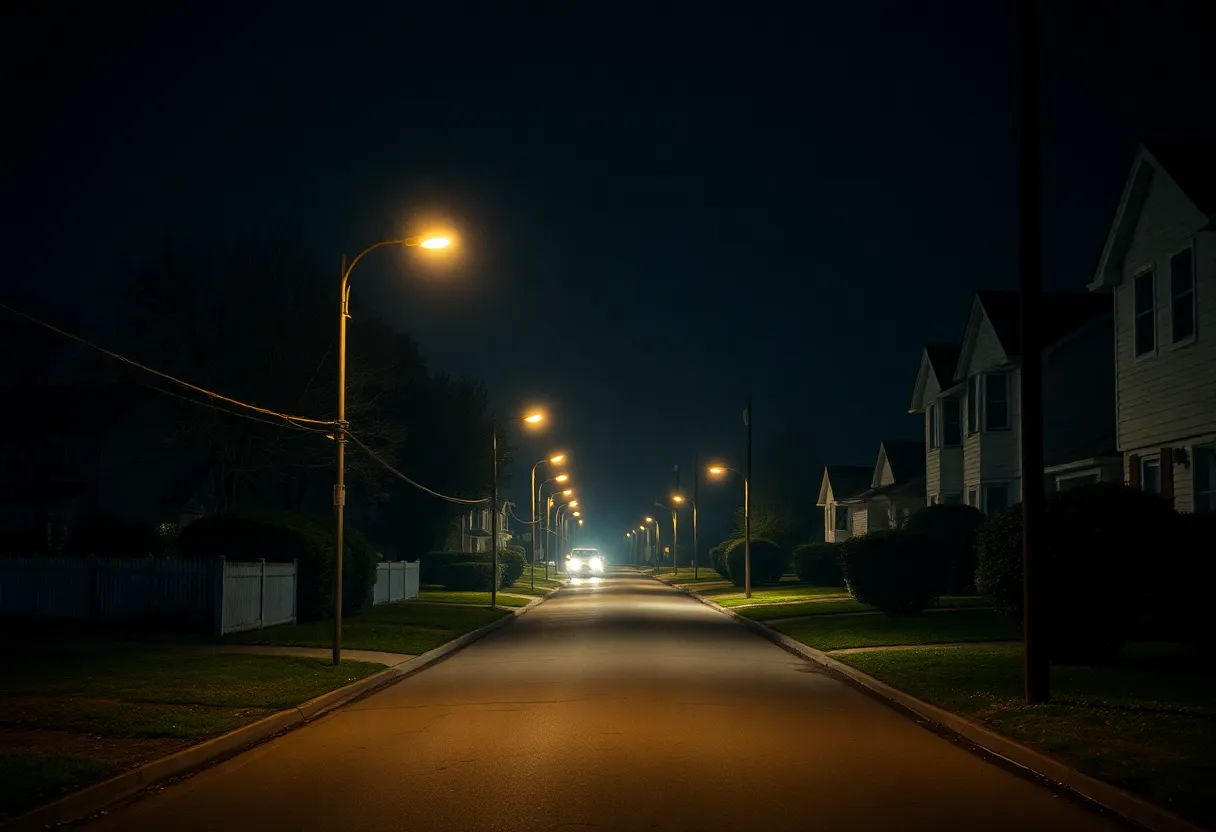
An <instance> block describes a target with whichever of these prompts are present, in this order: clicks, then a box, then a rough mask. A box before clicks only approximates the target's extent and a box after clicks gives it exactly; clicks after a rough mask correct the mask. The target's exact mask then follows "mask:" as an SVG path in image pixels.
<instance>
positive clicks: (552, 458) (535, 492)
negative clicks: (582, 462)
mask: <svg viewBox="0 0 1216 832" xmlns="http://www.w3.org/2000/svg"><path fill="white" fill-rule="evenodd" d="M496 458H497V457H496ZM565 458H566V455H565V454H556V455H554V456H549V457H545V458H544V459H542V460H539V461H538V462H537V463H536V465H533V466H532V494H531V497H532V516H531V518H530V519H531V521H532V522H531V526H532V589H536V527H537V526H538V525H539V523H538V522H537V518H536V509H537V505H536V504H537V503H538V502H539V496H540V495H539V492H538V490H537V488H536V469H537V468H538V467H539V466H541V465H543V464H544V463H546V462H548V463H549V464H550V465H556V464H557V463H559V462H561V461H562V460H563V459H565ZM554 479H556V477H554ZM544 487H545V484H544V483H541V488H544ZM545 542H546V543H548V541H545ZM548 577H549V561H548V559H546V560H545V578H546V579H548Z"/></svg>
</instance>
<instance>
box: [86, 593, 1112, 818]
mask: <svg viewBox="0 0 1216 832" xmlns="http://www.w3.org/2000/svg"><path fill="white" fill-rule="evenodd" d="M87 826H88V828H89V829H96V830H149V831H150V830H156V832H165V830H169V831H170V832H191V831H192V830H200V832H202V830H206V832H215V830H243V829H251V830H258V832H273V830H293V832H294V830H311V829H319V830H321V829H324V830H331V829H332V830H345V831H346V832H362V830H406V829H408V830H448V829H458V830H466V829H467V830H549V829H560V830H595V829H604V830H719V829H721V830H731V832H751V831H752V830H756V831H757V832H761V831H762V830H763V832H770V830H787V829H788V830H836V829H849V830H854V829H856V830H886V829H909V830H912V829H915V830H955V829H957V830H1006V829H1008V830H1015V829H1016V830H1022V829H1030V830H1053V829H1066V830H1077V831H1078V832H1082V831H1083V830H1098V829H1114V828H1118V827H1116V826H1115V825H1114V824H1113V823H1112V822H1110V821H1108V820H1106V819H1104V818H1102V817H1100V816H1098V815H1096V814H1094V813H1092V812H1090V811H1088V810H1087V809H1085V808H1084V807H1081V806H1079V805H1077V804H1075V803H1073V802H1071V801H1069V800H1067V799H1066V798H1062V797H1057V796H1055V795H1053V794H1052V792H1051V791H1049V790H1048V789H1047V788H1044V787H1043V786H1041V785H1039V784H1036V783H1033V782H1030V781H1029V780H1026V779H1024V778H1022V777H1019V776H1017V775H1016V774H1013V773H1011V772H1009V771H1007V770H1005V769H1003V768H1001V767H999V766H996V765H993V764H991V763H989V762H986V761H985V760H984V759H982V758H980V757H979V756H977V755H976V754H974V753H972V752H970V751H967V750H965V749H964V748H961V747H958V746H956V745H955V744H953V743H952V742H950V741H949V740H946V739H944V738H942V737H939V736H937V735H936V734H933V733H931V732H930V731H928V730H926V729H924V728H922V727H920V726H919V725H917V724H916V723H914V722H913V721H912V720H911V719H909V718H908V717H906V716H903V715H901V714H899V713H897V712H895V711H894V710H892V709H890V708H888V707H886V706H885V705H883V704H881V703H879V702H877V701H875V700H874V699H872V698H870V697H869V696H867V695H866V694H863V693H861V692H859V691H857V690H855V689H854V688H852V687H850V686H848V685H846V684H844V683H843V682H840V681H837V680H836V679H834V678H833V677H831V676H829V675H827V674H825V673H823V672H821V671H819V670H817V669H816V668H814V667H813V666H812V665H809V664H808V663H806V662H804V661H802V660H800V659H798V658H796V657H794V656H792V655H790V654H789V653H786V652H785V651H783V650H781V649H780V648H778V647H775V646H773V645H772V644H770V643H768V642H766V641H765V640H763V639H762V638H760V637H758V636H756V635H754V634H752V633H750V632H749V631H747V630H746V629H745V628H743V627H742V626H741V625H739V624H736V623H734V622H733V621H731V620H730V619H728V618H726V617H725V616H723V615H721V614H720V613H718V612H715V611H714V610H712V609H710V608H708V607H706V606H704V605H702V604H700V603H698V602H696V601H694V600H692V599H689V598H687V597H685V596H683V595H681V594H679V593H677V592H676V591H675V590H672V589H669V588H668V587H666V586H664V585H663V584H660V583H659V582H657V581H655V580H653V579H651V578H647V577H643V576H640V575H636V574H633V573H620V574H615V575H613V576H610V577H607V578H605V579H603V580H602V581H600V582H598V583H596V584H584V585H580V586H577V587H573V586H572V587H567V588H565V589H563V590H561V591H559V592H558V593H557V594H556V595H554V596H553V597H552V598H550V599H549V600H548V601H546V602H545V603H543V604H541V605H540V606H539V607H537V608H536V609H534V610H532V611H531V612H529V613H528V614H527V615H525V616H523V617H522V618H520V619H519V620H517V621H515V622H513V623H511V624H509V625H508V626H507V627H505V628H503V629H501V630H498V631H497V632H496V633H494V634H493V635H491V636H489V637H487V638H486V639H484V640H482V641H480V642H478V643H476V644H474V645H473V646H471V647H469V648H468V649H466V650H464V651H462V652H460V653H458V654H456V655H455V656H453V657H452V658H451V659H448V660H447V661H445V662H442V663H440V664H438V665H436V666H434V667H432V668H430V669H428V670H425V671H423V672H421V673H419V674H417V675H415V676H412V677H410V678H408V679H406V680H404V681H402V682H401V683H399V684H397V685H395V686H393V687H391V688H388V689H386V690H384V691H382V692H381V693H379V694H376V695H375V696H372V697H369V698H367V699H365V700H363V701H361V702H359V703H356V704H354V705H351V706H349V707H346V708H344V709H341V710H339V711H337V712H335V713H333V714H331V715H329V716H328V717H325V718H323V719H321V720H318V721H317V722H316V723H314V724H312V725H309V726H307V727H305V728H302V729H300V730H298V731H295V732H292V733H290V734H287V735H284V736H282V737H280V738H278V739H276V740H274V741H271V742H269V743H266V744H265V745H262V746H260V747H258V748H255V749H253V750H252V751H249V752H247V753H245V754H242V755H240V756H239V757H236V758H233V759H232V760H230V761H228V762H225V763H222V764H220V765H217V766H213V767H211V768H209V769H207V770H205V771H203V772H201V773H199V774H197V775H195V776H194V777H191V778H189V779H187V780H183V781H181V782H179V783H176V784H173V785H171V786H169V787H167V788H165V789H163V790H161V791H159V792H155V793H152V794H149V795H147V796H145V797H142V798H140V799H138V800H136V801H134V802H132V803H130V804H128V805H126V806H124V807H121V808H119V809H117V810H115V811H113V812H111V813H110V814H109V815H107V816H105V817H103V818H100V819H98V820H96V821H94V822H92V823H90V824H88V825H87Z"/></svg>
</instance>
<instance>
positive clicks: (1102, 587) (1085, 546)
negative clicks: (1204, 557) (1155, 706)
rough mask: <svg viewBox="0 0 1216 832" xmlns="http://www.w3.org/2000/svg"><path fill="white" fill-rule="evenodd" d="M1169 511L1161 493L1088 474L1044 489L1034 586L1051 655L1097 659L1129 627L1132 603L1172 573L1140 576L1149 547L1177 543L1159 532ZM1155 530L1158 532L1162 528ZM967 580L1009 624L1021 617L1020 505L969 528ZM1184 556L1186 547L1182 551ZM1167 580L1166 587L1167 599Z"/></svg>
mask: <svg viewBox="0 0 1216 832" xmlns="http://www.w3.org/2000/svg"><path fill="white" fill-rule="evenodd" d="M1175 528H1177V515H1175V513H1174V511H1173V509H1172V508H1171V507H1170V504H1169V502H1168V501H1167V500H1164V499H1162V498H1160V497H1157V496H1155V495H1152V494H1146V493H1144V492H1143V491H1141V490H1140V489H1138V488H1132V487H1130V486H1125V485H1117V484H1114V483H1097V484H1094V485H1086V486H1081V487H1079V488H1074V489H1070V490H1068V491H1063V492H1060V493H1058V494H1052V495H1051V496H1050V497H1049V498H1048V500H1047V503H1046V507H1045V511H1044V517H1043V537H1042V540H1043V552H1042V555H1043V565H1044V567H1045V569H1046V570H1047V574H1045V575H1044V581H1043V586H1044V588H1045V590H1047V595H1046V597H1045V598H1044V603H1045V607H1046V610H1045V614H1046V618H1047V621H1046V625H1047V628H1048V632H1049V633H1050V634H1051V637H1050V645H1051V657H1052V660H1053V661H1057V662H1060V663H1062V664H1104V663H1106V662H1109V661H1110V660H1111V659H1113V658H1114V657H1115V656H1116V655H1117V654H1118V653H1119V651H1120V650H1121V649H1122V647H1123V645H1124V644H1125V643H1126V641H1127V639H1128V638H1129V636H1130V635H1131V632H1132V628H1133V625H1134V623H1135V618H1136V610H1137V607H1141V608H1145V607H1148V606H1150V605H1151V604H1152V599H1153V597H1154V594H1155V587H1156V586H1160V584H1161V583H1162V582H1163V581H1169V580H1173V579H1177V580H1178V581H1179V585H1181V584H1185V583H1187V582H1188V580H1189V581H1194V578H1193V577H1192V576H1186V575H1180V574H1178V573H1177V572H1171V571H1170V570H1169V569H1168V568H1166V567H1162V572H1161V574H1162V578H1161V579H1160V580H1159V581H1152V580H1146V578H1147V577H1148V575H1149V574H1151V573H1150V572H1149V570H1150V569H1153V570H1154V571H1155V569H1156V568H1157V566H1158V565H1157V564H1155V563H1152V561H1151V559H1152V558H1154V556H1155V553H1158V552H1162V553H1165V552H1168V551H1170V550H1175V551H1176V550H1177V547H1176V546H1171V545H1170V542H1169V540H1168V536H1169V534H1170V530H1172V529H1175ZM1163 533H1164V535H1163ZM976 548H977V550H978V553H979V569H978V570H977V571H976V586H977V588H978V589H979V590H980V592H981V593H983V594H984V595H987V596H988V597H990V598H992V600H993V603H994V605H996V606H997V607H998V608H999V609H1001V610H1003V611H1004V612H1005V614H1006V615H1008V616H1009V617H1010V618H1011V619H1012V620H1013V622H1014V623H1015V624H1018V625H1020V624H1021V618H1022V554H1021V548H1022V529H1021V505H1020V504H1019V505H1014V506H1011V507H1010V508H1009V509H1007V510H1006V511H1005V512H1002V513H1001V514H1000V515H998V516H997V517H995V518H991V519H990V520H989V521H988V522H986V523H985V524H984V525H983V526H982V527H980V529H979V531H978V532H977V534H976ZM1181 554H1182V556H1183V557H1193V556H1194V555H1195V553H1193V552H1184V553H1181ZM1178 588H1179V586H1178V585H1176V586H1175V587H1173V588H1172V589H1171V590H1170V591H1168V592H1167V593H1166V595H1170V596H1174V597H1173V598H1171V599H1170V600H1171V601H1173V602H1175V603H1176V595H1174V591H1175V590H1177V589H1178Z"/></svg>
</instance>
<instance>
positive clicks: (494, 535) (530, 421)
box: [490, 410, 545, 607]
mask: <svg viewBox="0 0 1216 832" xmlns="http://www.w3.org/2000/svg"><path fill="white" fill-rule="evenodd" d="M543 421H545V414H544V413H541V412H540V411H539V410H537V411H533V412H532V413H529V414H528V415H526V416H516V417H514V418H511V419H503V420H502V421H499V422H495V423H494V426H493V427H492V428H491V429H490V454H491V462H490V470H491V475H490V551H491V552H492V553H493V554H492V555H491V556H490V563H491V564H493V566H492V568H491V570H490V606H491V607H496V606H498V429H499V428H500V427H503V426H504V425H510V424H514V423H515V422H523V423H524V424H527V425H539V424H540V423H541V422H543Z"/></svg>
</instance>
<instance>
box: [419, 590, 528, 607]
mask: <svg viewBox="0 0 1216 832" xmlns="http://www.w3.org/2000/svg"><path fill="white" fill-rule="evenodd" d="M418 600H419V601H426V602H429V603H432V604H476V605H477V606H481V607H488V606H490V593H488V592H458V591H451V590H446V589H424V590H422V591H421V592H419V593H418ZM531 600H532V599H531V598H521V597H519V594H517V593H516V590H515V588H514V587H510V588H508V589H500V590H498V606H500V607H522V606H525V605H527V603H528V602H529V601H531Z"/></svg>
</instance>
